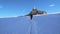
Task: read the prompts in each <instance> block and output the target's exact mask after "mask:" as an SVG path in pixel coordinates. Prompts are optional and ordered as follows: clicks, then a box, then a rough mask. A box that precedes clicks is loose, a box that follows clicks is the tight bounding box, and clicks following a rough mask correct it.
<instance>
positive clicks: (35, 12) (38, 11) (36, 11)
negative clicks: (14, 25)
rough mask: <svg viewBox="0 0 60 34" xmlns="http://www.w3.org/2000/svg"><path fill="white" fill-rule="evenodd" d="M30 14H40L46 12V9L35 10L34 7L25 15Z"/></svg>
mask: <svg viewBox="0 0 60 34" xmlns="http://www.w3.org/2000/svg"><path fill="white" fill-rule="evenodd" d="M30 14H32V15H37V14H39V15H41V14H47V12H46V11H40V10H37V9H36V8H33V9H32V11H31V12H30V13H29V14H28V15H27V16H29V15H30Z"/></svg>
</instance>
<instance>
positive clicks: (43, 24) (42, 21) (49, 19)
mask: <svg viewBox="0 0 60 34" xmlns="http://www.w3.org/2000/svg"><path fill="white" fill-rule="evenodd" d="M0 34H60V14H47V15H34V16H33V18H32V20H30V17H29V16H22V17H20V16H19V17H11V18H0Z"/></svg>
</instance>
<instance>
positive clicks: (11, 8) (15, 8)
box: [0, 0, 60, 17]
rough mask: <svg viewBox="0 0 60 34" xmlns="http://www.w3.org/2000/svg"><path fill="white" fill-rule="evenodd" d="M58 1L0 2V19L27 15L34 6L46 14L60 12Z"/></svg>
mask: <svg viewBox="0 0 60 34" xmlns="http://www.w3.org/2000/svg"><path fill="white" fill-rule="evenodd" d="M59 3H60V0H0V17H15V16H23V15H26V14H28V13H29V12H30V11H31V9H32V8H33V7H34V6H35V7H36V8H37V9H38V10H45V11H46V12H48V13H55V12H60V5H59Z"/></svg>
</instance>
